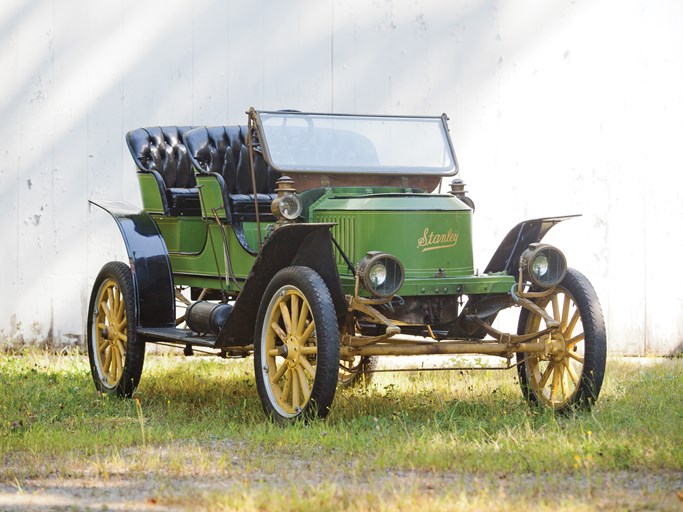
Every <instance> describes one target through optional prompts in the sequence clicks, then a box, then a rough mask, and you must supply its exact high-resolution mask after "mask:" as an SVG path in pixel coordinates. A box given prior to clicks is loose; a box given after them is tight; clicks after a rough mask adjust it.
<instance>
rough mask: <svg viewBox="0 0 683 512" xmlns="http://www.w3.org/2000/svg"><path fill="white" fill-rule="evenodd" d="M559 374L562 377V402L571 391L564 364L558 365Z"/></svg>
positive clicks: (560, 379) (560, 378)
mask: <svg viewBox="0 0 683 512" xmlns="http://www.w3.org/2000/svg"><path fill="white" fill-rule="evenodd" d="M556 371H557V372H559V374H560V377H559V381H560V400H564V399H565V397H566V396H567V395H568V394H569V389H568V388H567V385H566V384H567V379H566V375H565V371H564V365H563V364H558V365H557V370H556Z"/></svg>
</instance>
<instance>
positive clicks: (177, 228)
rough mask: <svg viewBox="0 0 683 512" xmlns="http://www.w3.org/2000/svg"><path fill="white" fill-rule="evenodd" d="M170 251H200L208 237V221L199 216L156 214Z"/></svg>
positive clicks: (158, 224) (156, 220)
mask: <svg viewBox="0 0 683 512" xmlns="http://www.w3.org/2000/svg"><path fill="white" fill-rule="evenodd" d="M154 221H155V222H156V223H157V226H158V227H159V231H160V232H161V236H162V237H163V238H164V242H166V247H167V248H168V252H169V253H176V252H181V253H199V252H201V251H202V250H203V249H204V246H205V245H206V242H207V237H208V228H207V221H206V220H204V219H201V218H199V217H164V216H156V215H155V216H154Z"/></svg>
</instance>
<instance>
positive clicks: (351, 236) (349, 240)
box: [319, 216, 356, 268]
mask: <svg viewBox="0 0 683 512" xmlns="http://www.w3.org/2000/svg"><path fill="white" fill-rule="evenodd" d="M319 222H334V223H336V224H337V225H336V226H333V227H332V236H334V239H335V240H336V241H337V243H338V244H339V246H340V247H341V248H342V250H343V251H344V254H346V256H348V258H349V259H350V260H351V261H353V262H354V263H356V261H355V257H356V219H355V217H337V216H330V217H320V220H319ZM335 252H336V254H335V257H336V260H337V265H338V266H343V267H344V268H346V262H345V261H344V258H342V257H341V254H339V251H335Z"/></svg>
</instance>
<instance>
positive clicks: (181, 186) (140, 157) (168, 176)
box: [126, 126, 201, 215]
mask: <svg viewBox="0 0 683 512" xmlns="http://www.w3.org/2000/svg"><path fill="white" fill-rule="evenodd" d="M192 128H193V127H192V126H155V127H148V128H138V129H136V130H132V131H130V132H128V134H127V135H126V143H127V144H128V149H129V150H130V153H131V155H132V156H133V160H135V164H136V165H137V167H138V170H139V172H145V173H151V174H152V175H154V177H155V178H156V181H157V184H158V186H159V189H160V191H161V199H162V202H163V204H164V212H165V213H166V214H167V215H201V206H200V202H199V191H198V190H197V188H196V185H197V181H196V180H195V177H194V171H193V169H192V165H191V164H190V159H189V158H188V155H187V150H186V148H185V144H184V142H183V135H184V134H185V133H186V132H187V131H189V130H191V129H192Z"/></svg>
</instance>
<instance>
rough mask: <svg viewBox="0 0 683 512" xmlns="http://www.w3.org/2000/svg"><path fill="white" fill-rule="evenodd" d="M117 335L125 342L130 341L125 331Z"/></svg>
mask: <svg viewBox="0 0 683 512" xmlns="http://www.w3.org/2000/svg"><path fill="white" fill-rule="evenodd" d="M116 337H117V338H118V339H119V340H121V341H122V342H123V343H128V336H127V335H126V333H124V332H119V333H116Z"/></svg>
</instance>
